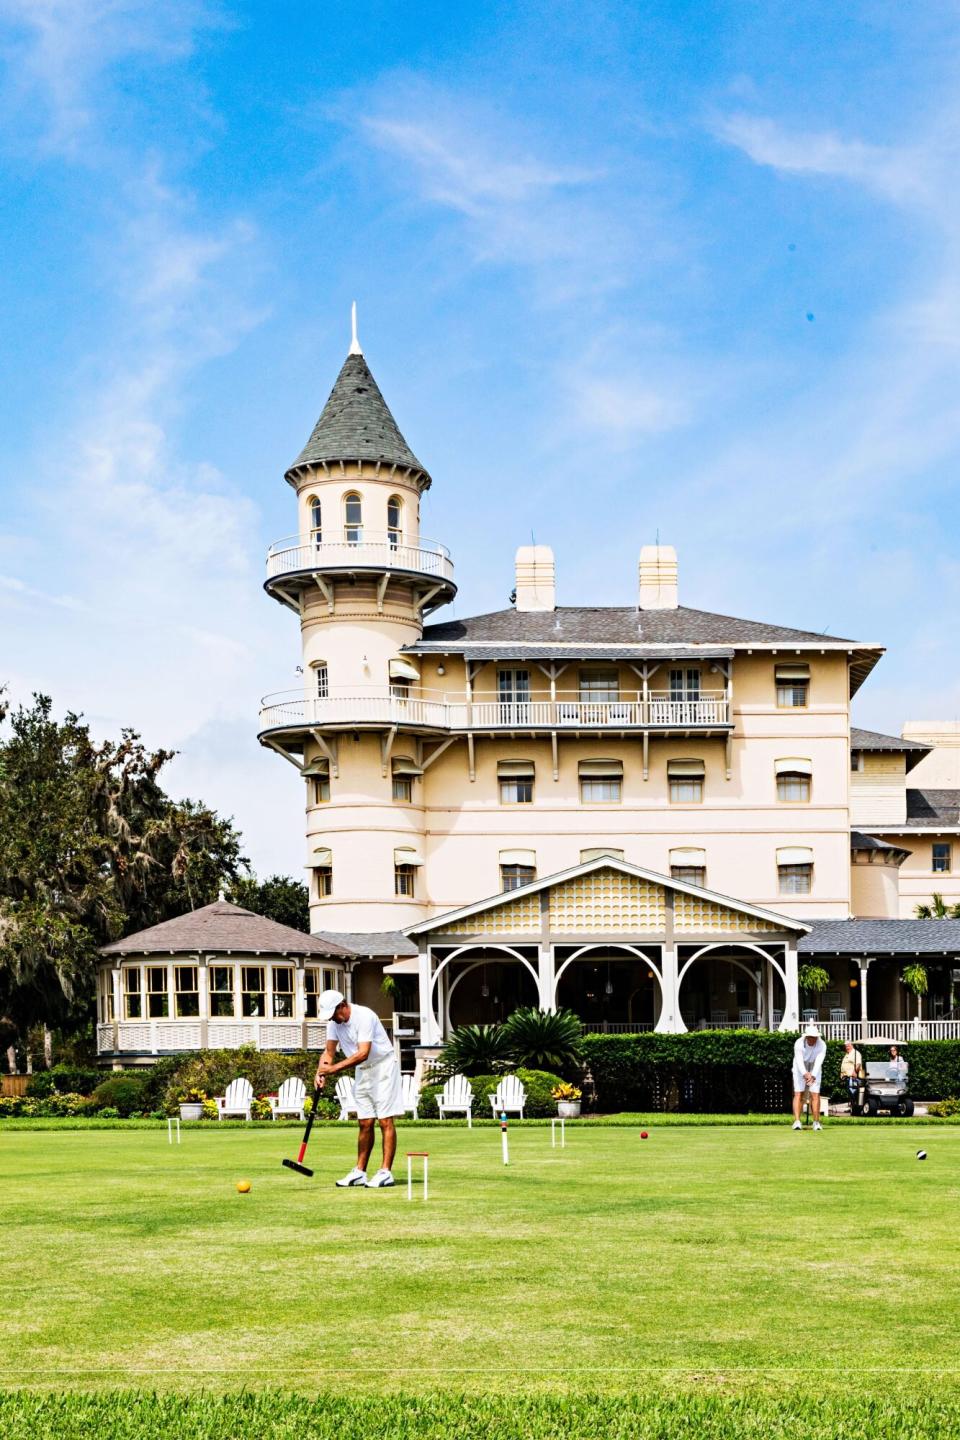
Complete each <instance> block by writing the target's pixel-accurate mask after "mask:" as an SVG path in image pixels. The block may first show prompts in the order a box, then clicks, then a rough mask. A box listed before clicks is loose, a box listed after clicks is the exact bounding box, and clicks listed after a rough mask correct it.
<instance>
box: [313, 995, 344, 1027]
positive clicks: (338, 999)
mask: <svg viewBox="0 0 960 1440" xmlns="http://www.w3.org/2000/svg"><path fill="white" fill-rule="evenodd" d="M342 1004H343V996H342V995H341V994H340V991H339V990H324V992H323V994H322V995H321V996H320V1000H319V1002H318V1004H317V1019H318V1020H332V1019H333V1012H334V1010H336V1008H337V1006H338V1005H342Z"/></svg>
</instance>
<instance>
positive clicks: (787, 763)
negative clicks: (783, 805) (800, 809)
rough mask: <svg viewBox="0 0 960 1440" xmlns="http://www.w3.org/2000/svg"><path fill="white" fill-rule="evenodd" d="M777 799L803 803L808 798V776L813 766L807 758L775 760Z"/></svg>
mask: <svg viewBox="0 0 960 1440" xmlns="http://www.w3.org/2000/svg"><path fill="white" fill-rule="evenodd" d="M774 768H775V770H776V775H777V799H778V800H785V801H787V802H788V803H790V804H793V805H796V804H803V803H805V802H806V801H808V800H809V799H810V777H811V774H812V772H813V766H812V765H811V763H810V761H809V760H797V759H793V760H776V761H774Z"/></svg>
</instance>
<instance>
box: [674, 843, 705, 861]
mask: <svg viewBox="0 0 960 1440" xmlns="http://www.w3.org/2000/svg"><path fill="white" fill-rule="evenodd" d="M706 863H707V852H706V850H699V849H698V848H697V847H696V846H695V845H677V846H676V847H675V848H674V849H673V850H671V851H670V864H671V865H705V864H706Z"/></svg>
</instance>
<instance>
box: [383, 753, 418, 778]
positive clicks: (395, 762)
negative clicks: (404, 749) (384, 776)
mask: <svg viewBox="0 0 960 1440" xmlns="http://www.w3.org/2000/svg"><path fill="white" fill-rule="evenodd" d="M390 767H391V769H392V771H393V773H394V775H422V774H423V770H422V769H421V767H420V766H419V765H418V764H417V762H416V760H413V759H412V758H411V757H410V756H409V755H394V757H393V759H392V760H391V761H390Z"/></svg>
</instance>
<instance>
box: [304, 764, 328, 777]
mask: <svg viewBox="0 0 960 1440" xmlns="http://www.w3.org/2000/svg"><path fill="white" fill-rule="evenodd" d="M300 774H301V775H302V776H303V777H304V779H305V780H317V779H321V778H322V779H324V780H326V779H328V777H329V775H330V761H329V760H311V761H310V764H309V765H304V767H303V769H302V770H301V771H300Z"/></svg>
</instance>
